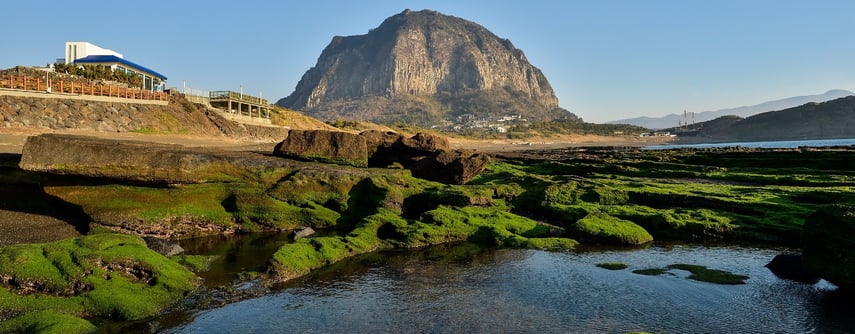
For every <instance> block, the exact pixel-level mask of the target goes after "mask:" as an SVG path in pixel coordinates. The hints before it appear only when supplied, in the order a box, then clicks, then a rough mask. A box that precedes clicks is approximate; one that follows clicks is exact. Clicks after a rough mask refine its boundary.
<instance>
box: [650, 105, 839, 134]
mask: <svg viewBox="0 0 855 334" xmlns="http://www.w3.org/2000/svg"><path fill="white" fill-rule="evenodd" d="M696 129H697V131H696V133H695V134H694V136H687V137H684V138H685V139H686V141H690V142H722V141H765V140H805V139H833V138H855V96H847V97H843V98H839V99H834V100H831V101H825V102H821V103H816V102H809V103H806V104H803V105H801V106H798V107H793V108H787V109H783V110H778V111H770V112H765V113H760V114H757V115H753V116H750V117H748V118H742V117H739V116H722V117H719V118H717V119H714V120H711V121H707V122H702V123H698V124H697V125H696ZM666 131H671V132H674V133H679V129H676V128H669V129H667V130H666Z"/></svg>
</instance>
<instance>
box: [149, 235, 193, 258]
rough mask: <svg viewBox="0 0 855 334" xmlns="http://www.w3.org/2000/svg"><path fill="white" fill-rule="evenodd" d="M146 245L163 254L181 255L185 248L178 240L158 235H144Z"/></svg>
mask: <svg viewBox="0 0 855 334" xmlns="http://www.w3.org/2000/svg"><path fill="white" fill-rule="evenodd" d="M143 240H144V241H145V245H146V247H148V248H149V249H151V250H153V251H155V252H157V253H158V254H160V255H163V256H174V255H181V254H183V253H184V248H181V245H179V244H178V243H177V242H175V241H172V240H166V239H161V238H156V237H143Z"/></svg>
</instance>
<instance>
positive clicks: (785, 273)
mask: <svg viewBox="0 0 855 334" xmlns="http://www.w3.org/2000/svg"><path fill="white" fill-rule="evenodd" d="M766 268H769V270H770V271H771V272H772V273H773V274H775V276H778V277H779V278H783V279H788V280H791V281H796V282H801V283H807V284H815V283H816V282H818V281H819V275H817V274H815V273H813V272H811V271H809V270H807V268H805V265H804V262H803V261H802V256H801V255H799V254H778V255H775V257H774V258H772V261H769V263H767V264H766Z"/></svg>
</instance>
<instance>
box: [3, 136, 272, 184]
mask: <svg viewBox="0 0 855 334" xmlns="http://www.w3.org/2000/svg"><path fill="white" fill-rule="evenodd" d="M287 164H288V162H287V160H283V159H278V158H274V157H266V156H264V155H261V154H256V153H251V152H226V151H220V150H215V149H206V148H188V147H184V146H181V145H169V144H159V143H152V142H142V141H125V140H111V139H101V138H96V137H88V136H74V135H60V134H43V135H39V136H33V137H29V138H28V139H27V142H26V143H25V144H24V149H23V154H22V156H21V162H20V164H19V166H20V167H21V169H23V170H27V171H33V172H44V173H51V174H58V175H77V176H86V177H96V178H106V179H115V180H122V181H132V182H142V183H157V184H173V183H175V184H182V183H204V182H211V181H228V180H231V179H232V178H233V177H232V176H230V175H228V172H229V171H231V172H234V171H235V170H236V169H240V168H270V167H279V166H284V165H287Z"/></svg>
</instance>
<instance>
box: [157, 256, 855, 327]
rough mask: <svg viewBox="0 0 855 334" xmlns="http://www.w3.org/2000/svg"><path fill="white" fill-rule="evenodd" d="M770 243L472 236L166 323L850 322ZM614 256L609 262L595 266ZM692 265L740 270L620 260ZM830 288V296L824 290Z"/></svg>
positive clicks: (847, 313) (841, 304) (842, 304)
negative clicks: (775, 263) (491, 245)
mask: <svg viewBox="0 0 855 334" xmlns="http://www.w3.org/2000/svg"><path fill="white" fill-rule="evenodd" d="M780 252H781V250H779V249H762V248H751V247H739V246H728V247H702V246H686V245H676V246H669V247H660V246H654V247H651V248H647V249H640V250H618V251H602V250H601V251H596V252H571V253H551V252H542V251H528V250H490V251H485V250H481V249H479V248H477V247H475V246H472V245H458V246H454V247H440V248H430V249H423V250H418V251H412V252H382V253H376V254H369V255H366V256H362V257H359V258H356V259H352V260H348V261H345V262H342V263H339V264H337V265H335V266H333V267H331V268H328V269H326V270H323V271H320V272H317V273H314V274H313V275H311V276H309V277H306V278H304V279H301V280H299V281H297V282H294V283H291V284H289V285H288V286H286V287H283V289H282V290H280V291H279V292H278V293H275V294H272V295H268V296H264V297H261V298H256V299H252V300H246V301H243V302H239V303H235V304H231V305H228V306H225V307H223V308H219V309H214V310H209V311H204V312H200V313H198V314H196V316H195V319H194V321H193V322H191V323H189V324H186V325H184V326H181V327H177V328H174V329H172V332H177V333H230V332H236V331H239V332H256V333H261V332H309V331H311V332H325V333H328V332H349V333H365V332H371V333H375V332H395V333H399V332H428V333H452V332H454V333H456V332H538V333H555V332H562V333H566V332H580V333H591V332H631V331H648V332H671V333H675V332H679V333H691V332H814V331H816V332H852V331H855V321H853V320H851V319H852V316H853V315H855V314H853V311H852V309H851V304H849V305H847V304H848V303H851V302H849V301H844V300H843V299H841V298H837V297H836V296H835V295H834V294H833V293H832V290H833V286H832V285H830V284H828V283H825V282H824V281H821V282H820V283H819V284H817V285H805V284H799V283H795V282H790V281H785V280H781V279H779V278H777V277H775V276H774V275H773V274H772V273H771V272H769V271H768V270H767V269H766V268H764V267H763V266H764V265H765V264H766V263H767V262H768V261H769V260H770V259H771V258H772V257H774V256H775V255H776V254H778V253H780ZM603 262H623V263H626V264H628V265H629V268H627V269H624V270H618V271H611V270H606V269H602V268H598V267H596V266H595V264H597V263H603ZM674 263H690V264H699V265H704V266H707V267H709V268H714V269H721V270H727V271H730V272H733V273H737V274H743V275H747V276H749V277H750V278H749V279H748V280H747V281H746V284H744V285H735V286H734V285H728V286H724V285H715V284H710V283H704V282H697V281H692V280H688V279H686V278H685V277H681V276H680V275H676V276H643V275H637V274H633V273H632V270H635V269H643V268H651V267H664V266H667V265H669V264H674ZM835 298H836V299H835Z"/></svg>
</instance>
